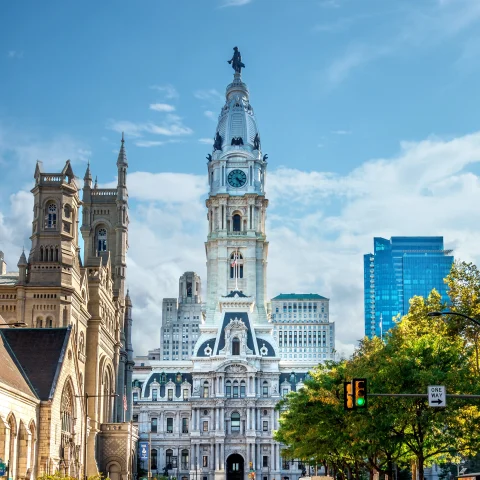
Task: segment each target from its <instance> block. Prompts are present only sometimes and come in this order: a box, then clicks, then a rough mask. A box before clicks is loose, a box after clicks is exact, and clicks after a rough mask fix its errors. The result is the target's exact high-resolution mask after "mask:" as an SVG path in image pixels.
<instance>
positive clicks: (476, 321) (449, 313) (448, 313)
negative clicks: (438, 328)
mask: <svg viewBox="0 0 480 480" xmlns="http://www.w3.org/2000/svg"><path fill="white" fill-rule="evenodd" d="M442 315H456V316H457V317H463V318H466V319H467V320H470V321H471V322H473V323H475V324H476V325H478V326H480V321H478V320H476V319H475V318H472V317H469V316H468V315H465V314H464V313H459V312H429V313H427V317H441V316H442Z"/></svg>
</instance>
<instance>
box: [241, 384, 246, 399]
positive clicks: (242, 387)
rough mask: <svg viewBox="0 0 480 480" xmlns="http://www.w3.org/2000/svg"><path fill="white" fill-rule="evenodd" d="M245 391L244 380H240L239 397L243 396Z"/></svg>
mask: <svg viewBox="0 0 480 480" xmlns="http://www.w3.org/2000/svg"><path fill="white" fill-rule="evenodd" d="M245 392H246V388H245V380H242V381H241V382H240V398H245Z"/></svg>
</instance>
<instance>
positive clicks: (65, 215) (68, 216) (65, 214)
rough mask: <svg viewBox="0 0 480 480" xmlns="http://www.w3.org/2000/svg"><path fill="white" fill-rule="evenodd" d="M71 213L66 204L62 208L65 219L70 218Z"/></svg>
mask: <svg viewBox="0 0 480 480" xmlns="http://www.w3.org/2000/svg"><path fill="white" fill-rule="evenodd" d="M71 211H72V209H71V207H70V205H68V204H67V205H65V207H63V216H64V217H65V218H70V214H71Z"/></svg>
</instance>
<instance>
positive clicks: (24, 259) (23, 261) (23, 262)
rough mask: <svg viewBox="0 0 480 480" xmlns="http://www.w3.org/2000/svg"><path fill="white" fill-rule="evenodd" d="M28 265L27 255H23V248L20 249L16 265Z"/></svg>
mask: <svg viewBox="0 0 480 480" xmlns="http://www.w3.org/2000/svg"><path fill="white" fill-rule="evenodd" d="M27 265H28V262H27V257H26V256H25V248H23V249H22V254H21V255H20V259H19V260H18V263H17V267H26V266H27Z"/></svg>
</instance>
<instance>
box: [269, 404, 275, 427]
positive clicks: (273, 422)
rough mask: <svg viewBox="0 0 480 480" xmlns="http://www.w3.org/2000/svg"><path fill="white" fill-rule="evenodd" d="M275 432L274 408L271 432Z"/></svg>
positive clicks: (273, 410)
mask: <svg viewBox="0 0 480 480" xmlns="http://www.w3.org/2000/svg"><path fill="white" fill-rule="evenodd" d="M273 430H275V409H274V408H272V424H271V426H270V431H271V432H273Z"/></svg>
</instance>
